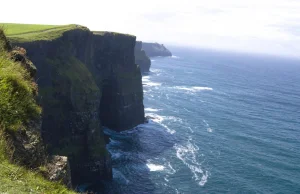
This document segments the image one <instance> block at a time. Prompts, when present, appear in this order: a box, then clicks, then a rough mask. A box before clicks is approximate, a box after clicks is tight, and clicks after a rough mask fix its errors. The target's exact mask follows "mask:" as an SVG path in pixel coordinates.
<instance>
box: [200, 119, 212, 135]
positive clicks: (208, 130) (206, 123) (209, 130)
mask: <svg viewBox="0 0 300 194" xmlns="http://www.w3.org/2000/svg"><path fill="white" fill-rule="evenodd" d="M202 121H203V123H204V124H205V126H206V127H207V128H206V130H207V132H209V133H212V132H213V129H212V128H211V127H210V126H209V124H208V122H207V121H206V120H205V119H203V120H202Z"/></svg>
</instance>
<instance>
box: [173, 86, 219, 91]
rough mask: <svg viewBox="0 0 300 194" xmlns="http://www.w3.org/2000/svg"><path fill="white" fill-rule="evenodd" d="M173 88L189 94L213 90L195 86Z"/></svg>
mask: <svg viewBox="0 0 300 194" xmlns="http://www.w3.org/2000/svg"><path fill="white" fill-rule="evenodd" d="M174 88H175V89H179V90H185V91H190V92H198V91H212V90H213V89H212V88H210V87H199V86H195V87H185V86H175V87H174Z"/></svg>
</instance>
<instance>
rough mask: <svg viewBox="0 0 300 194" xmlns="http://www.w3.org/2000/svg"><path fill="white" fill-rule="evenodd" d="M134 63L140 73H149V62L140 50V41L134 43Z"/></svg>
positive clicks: (144, 53)
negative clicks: (138, 67)
mask: <svg viewBox="0 0 300 194" xmlns="http://www.w3.org/2000/svg"><path fill="white" fill-rule="evenodd" d="M134 55H135V63H136V64H137V65H139V66H140V70H141V72H142V73H145V72H149V71H150V66H151V60H150V59H149V57H148V56H147V55H146V52H145V51H144V50H143V49H142V41H136V43H135V48H134Z"/></svg>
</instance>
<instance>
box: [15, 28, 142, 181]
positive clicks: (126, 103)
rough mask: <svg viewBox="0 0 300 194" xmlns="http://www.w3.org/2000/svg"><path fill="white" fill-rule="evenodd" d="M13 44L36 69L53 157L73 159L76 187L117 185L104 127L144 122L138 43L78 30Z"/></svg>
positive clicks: (51, 32) (56, 30) (119, 36)
mask: <svg viewBox="0 0 300 194" xmlns="http://www.w3.org/2000/svg"><path fill="white" fill-rule="evenodd" d="M9 38H10V40H11V42H12V43H13V45H16V46H21V47H24V48H25V49H26V50H27V55H28V56H29V58H30V60H31V61H32V62H33V63H34V64H35V65H36V68H37V75H36V78H37V80H36V81H37V84H38V90H39V96H38V102H39V103H40V104H41V106H42V109H43V113H42V126H41V134H42V137H43V141H44V142H45V144H46V145H47V146H46V147H47V149H48V150H47V151H48V152H49V153H50V154H55V155H61V156H67V157H68V159H69V161H70V167H71V175H72V183H73V185H77V184H80V183H86V182H97V181H99V180H103V179H108V180H109V179H112V167H111V157H110V153H109V152H108V151H107V150H106V146H105V140H104V134H103V128H102V126H107V127H109V128H110V129H113V130H116V131H121V130H126V129H130V128H132V127H134V126H136V125H138V124H141V123H143V122H144V105H143V88H142V80H141V73H140V68H139V66H137V65H136V63H135V57H134V47H135V42H136V37H135V36H131V35H125V34H119V33H113V32H91V31H90V30H89V29H87V28H85V27H82V26H78V25H72V27H57V28H52V29H50V30H43V31H41V32H34V33H26V35H24V36H21V35H11V36H9Z"/></svg>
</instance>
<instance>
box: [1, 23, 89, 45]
mask: <svg viewBox="0 0 300 194" xmlns="http://www.w3.org/2000/svg"><path fill="white" fill-rule="evenodd" d="M0 26H2V28H3V29H4V30H5V33H6V35H7V37H8V38H9V39H10V40H11V41H12V42H20V43H22V42H32V41H39V40H46V41H51V40H53V39H56V38H59V37H61V36H62V35H63V33H64V32H67V31H70V30H75V29H81V30H88V28H86V27H84V26H80V25H76V24H70V25H39V24H12V23H0Z"/></svg>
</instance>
